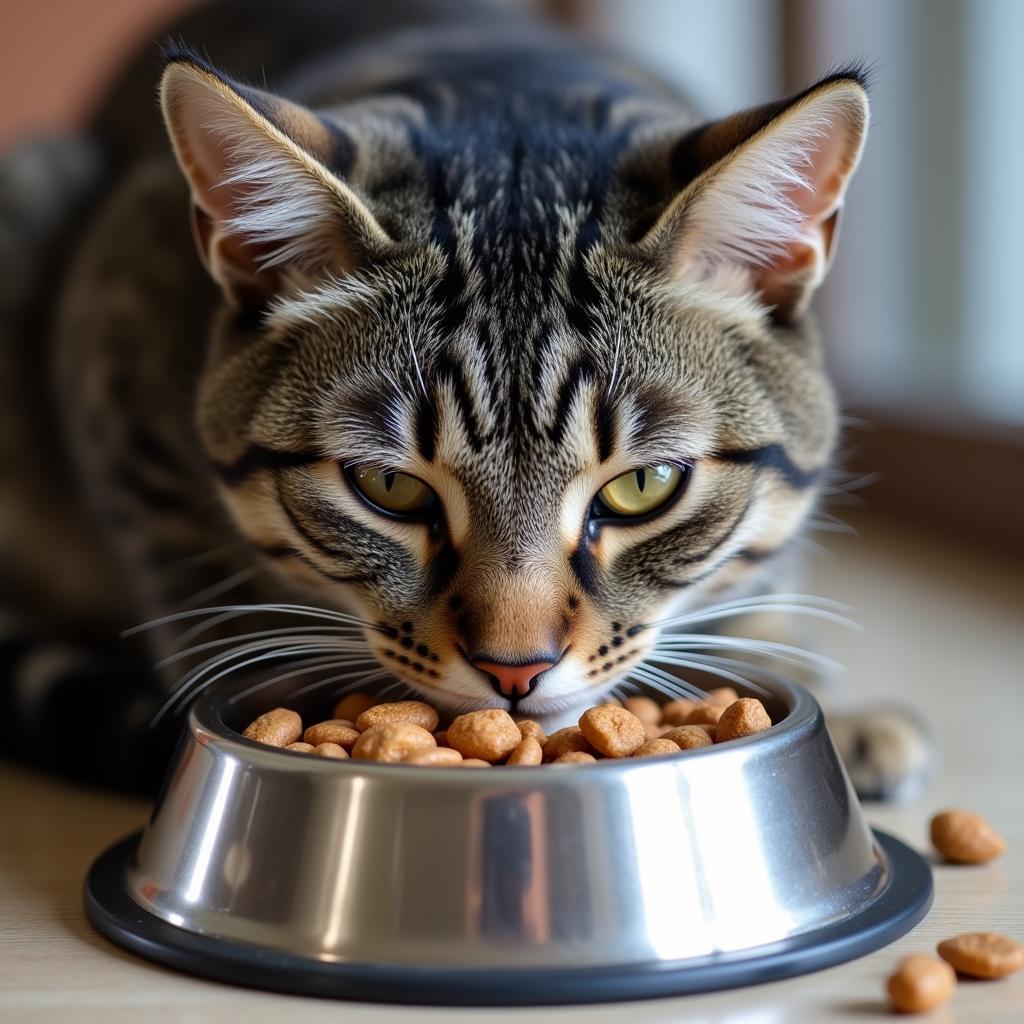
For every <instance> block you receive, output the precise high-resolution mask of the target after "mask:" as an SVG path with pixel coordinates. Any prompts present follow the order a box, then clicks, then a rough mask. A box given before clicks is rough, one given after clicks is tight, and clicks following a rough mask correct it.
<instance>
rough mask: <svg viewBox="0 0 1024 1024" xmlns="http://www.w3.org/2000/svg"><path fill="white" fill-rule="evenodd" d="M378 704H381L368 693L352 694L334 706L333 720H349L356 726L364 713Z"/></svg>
mask: <svg viewBox="0 0 1024 1024" xmlns="http://www.w3.org/2000/svg"><path fill="white" fill-rule="evenodd" d="M377 703H379V702H378V701H376V700H374V699H373V697H371V696H370V695H369V694H368V693H350V694H349V695H348V696H347V697H342V698H341V700H339V701H338V703H337V704H335V705H334V710H333V711H332V712H331V718H332V719H335V720H337V719H339V718H340V719H347V720H348V721H350V722H352V723H353V724H354V723H355V721H356V720H357V719H358V718H359V716H360V715H361V714H362V713H363V712H364V711H366V710H367V709H368V708H372V707H373V706H374V705H375V704H377Z"/></svg>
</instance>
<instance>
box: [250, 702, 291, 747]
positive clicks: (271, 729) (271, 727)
mask: <svg viewBox="0 0 1024 1024" xmlns="http://www.w3.org/2000/svg"><path fill="white" fill-rule="evenodd" d="M242 735H243V736H244V737H245V738H246V739H247V740H255V741H256V742H257V743H265V744H266V745H267V746H268V747H287V746H288V744H289V743H294V742H295V741H296V740H297V739H298V738H299V737H300V736H301V735H302V719H301V718H299V716H298V713H297V712H295V711H291V710H289V709H288V708H274V710H273V711H267V712H266V713H265V714H262V715H260V717H259V718H257V719H256V720H255V721H254V722H250V723H249V725H248V727H247V728H246V730H245V732H243V733H242Z"/></svg>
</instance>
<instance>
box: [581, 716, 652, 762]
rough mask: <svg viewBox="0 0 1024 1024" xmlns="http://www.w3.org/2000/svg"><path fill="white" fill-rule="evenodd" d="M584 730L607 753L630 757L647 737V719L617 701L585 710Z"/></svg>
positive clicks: (592, 741) (582, 728)
mask: <svg viewBox="0 0 1024 1024" xmlns="http://www.w3.org/2000/svg"><path fill="white" fill-rule="evenodd" d="M580 731H581V732H582V733H583V735H584V736H585V737H586V738H587V742H588V743H589V744H590V745H591V746H592V747H593V748H594V749H595V750H596V751H598V752H600V753H602V754H604V755H605V757H629V755H630V754H632V753H633V751H634V750H636V748H637V747H639V746H640V744H641V743H643V742H644V740H645V739H647V735H646V733H645V732H644V724H643V722H641V721H640V719H639V718H637V717H636V715H634V714H633V713H632V712H630V711H627V710H626V709H625V708H617V707H615V706H614V705H613V704H602V705H601V706H600V707H596V708H591V709H590V710H589V711H584V712H583V714H582V716H581V717H580Z"/></svg>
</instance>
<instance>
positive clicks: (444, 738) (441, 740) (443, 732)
mask: <svg viewBox="0 0 1024 1024" xmlns="http://www.w3.org/2000/svg"><path fill="white" fill-rule="evenodd" d="M434 739H435V740H436V741H437V745H438V746H439V747H447V746H448V730H447V729H435V730H434Z"/></svg>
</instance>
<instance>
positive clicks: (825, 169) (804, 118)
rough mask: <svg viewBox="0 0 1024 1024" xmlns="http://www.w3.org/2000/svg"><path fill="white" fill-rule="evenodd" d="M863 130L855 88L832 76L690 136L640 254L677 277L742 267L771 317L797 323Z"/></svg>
mask: <svg viewBox="0 0 1024 1024" xmlns="http://www.w3.org/2000/svg"><path fill="white" fill-rule="evenodd" d="M867 127H868V99H867V93H866V91H865V88H864V84H863V80H862V78H861V77H860V76H859V75H857V74H847V73H841V74H838V75H834V76H832V77H830V78H828V79H825V80H824V81H822V82H820V83H818V84H817V85H815V86H813V87H812V88H810V89H808V90H807V91H806V92H804V93H802V94H801V95H800V96H797V97H795V98H794V99H792V100H788V101H784V102H782V103H778V104H772V105H770V106H766V107H762V108H759V109H757V110H752V111H746V112H744V113H742V114H737V115H735V116H734V117H731V118H727V119H725V120H724V121H719V122H716V123H714V124H711V125H707V126H705V127H704V128H702V129H699V130H698V131H696V132H694V133H691V135H689V136H688V137H687V138H685V139H683V140H682V141H681V142H680V143H679V144H678V146H677V147H676V150H675V151H674V153H673V157H672V159H673V161H674V163H675V165H676V167H677V172H678V168H679V167H682V169H683V171H684V173H686V176H687V177H689V178H691V179H692V180H689V183H688V184H687V185H686V186H685V187H684V188H683V190H682V191H681V192H680V194H679V195H678V196H676V197H675V199H674V200H673V201H672V202H671V203H670V204H669V206H668V207H667V209H666V210H665V211H664V212H663V213H662V215H661V216H660V217H659V219H658V220H657V222H656V223H655V225H654V227H653V228H651V229H650V231H648V232H647V234H646V235H645V237H644V238H643V240H642V241H641V243H640V244H641V246H642V247H643V248H644V249H646V250H647V251H648V252H649V253H651V254H652V255H654V256H655V257H656V258H657V259H659V260H660V261H662V263H663V265H664V266H665V267H666V270H667V271H668V272H669V273H670V274H671V275H672V276H673V277H675V278H677V279H679V278H681V279H687V280H694V281H700V280H702V279H704V278H706V277H707V276H709V275H710V274H711V273H713V272H714V271H715V270H716V269H717V268H719V267H721V266H722V265H728V264H731V265H739V266H742V267H744V268H746V269H747V270H748V271H749V273H750V276H751V281H752V284H753V286H754V288H755V289H756V291H757V292H758V294H759V296H760V298H761V300H762V301H763V302H764V303H765V304H766V305H768V306H769V307H771V308H772V310H773V314H774V316H775V317H776V318H777V319H779V320H783V321H791V320H794V319H797V318H799V317H800V316H801V315H802V314H803V312H804V311H805V310H806V308H807V305H808V303H809V302H810V299H811V296H812V295H813V293H814V289H815V288H817V286H818V285H819V284H820V283H821V282H822V280H824V277H825V273H826V271H827V270H828V267H829V264H830V262H831V259H832V256H833V253H834V249H835V241H836V235H837V230H836V229H837V226H838V221H839V214H840V211H841V209H842V205H843V196H844V194H845V192H846V187H847V185H848V184H849V181H850V177H851V175H852V174H853V172H854V170H855V168H856V167H857V163H858V161H859V159H860V154H861V150H862V149H863V146H864V139H865V136H866V134H867ZM694 174H695V175H696V176H693V175H694Z"/></svg>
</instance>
